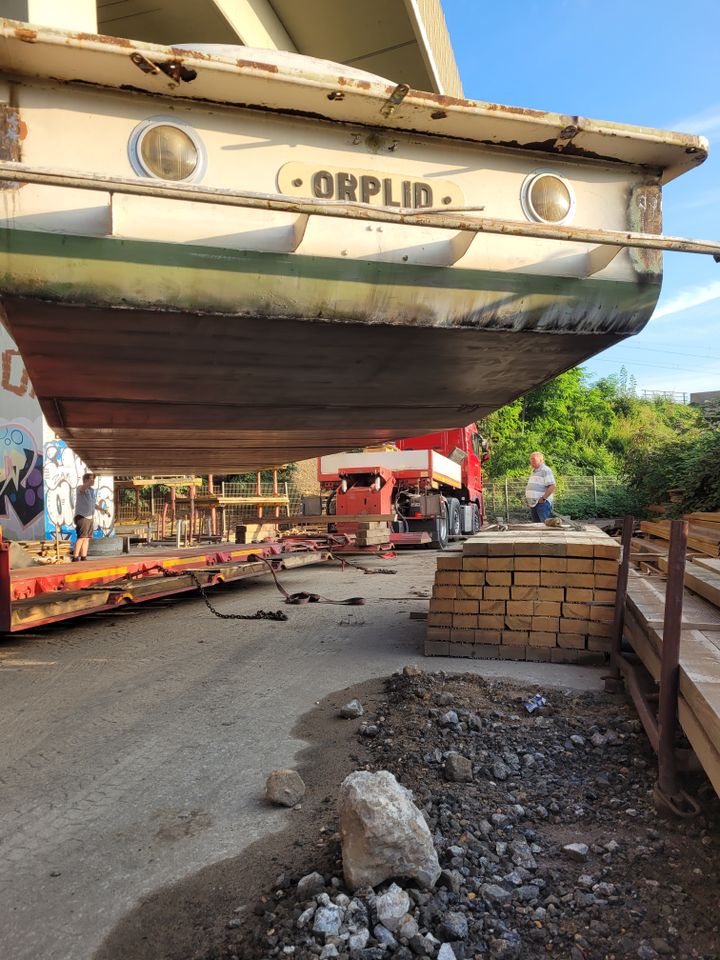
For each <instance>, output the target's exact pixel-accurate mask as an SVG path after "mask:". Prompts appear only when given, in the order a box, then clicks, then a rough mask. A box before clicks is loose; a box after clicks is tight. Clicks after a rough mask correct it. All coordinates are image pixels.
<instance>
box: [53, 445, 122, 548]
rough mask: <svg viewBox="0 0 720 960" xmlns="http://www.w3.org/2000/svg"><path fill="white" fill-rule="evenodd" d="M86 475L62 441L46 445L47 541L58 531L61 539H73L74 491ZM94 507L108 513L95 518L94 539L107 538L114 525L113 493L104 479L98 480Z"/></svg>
mask: <svg viewBox="0 0 720 960" xmlns="http://www.w3.org/2000/svg"><path fill="white" fill-rule="evenodd" d="M86 472H87V467H86V466H85V464H84V463H83V461H82V460H81V459H80V457H78V456H77V454H75V453H73V451H72V450H71V449H70V448H69V447H68V446H67V444H66V443H65V441H64V440H53V441H52V442H51V443H46V444H45V469H44V480H45V512H46V531H45V535H46V536H47V537H48V538H49V539H52V538H54V536H55V531H56V530H59V531H60V536H61V537H62V538H63V539H65V540H67V539H74V537H75V525H74V523H73V518H74V516H75V490H76V489H77V487H78V486H79V485H80V482H81V480H82V476H83V474H84V473H86ZM97 503H98V505H99V506H101V507H104V508H105V509H106V510H108V511H109V513H110V516H106V515H105V514H103V513H98V514H96V515H95V530H94V535H95V536H96V537H98V536H105V535H107V534H108V533H109V532H110V530H111V529H112V524H113V518H112V512H113V492H112V486H111V484H109V483H108V480H107V478H106V477H99V478H98V480H97Z"/></svg>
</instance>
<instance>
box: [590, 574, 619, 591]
mask: <svg viewBox="0 0 720 960" xmlns="http://www.w3.org/2000/svg"><path fill="white" fill-rule="evenodd" d="M616 587H617V576H615V577H610V576H603V575H598V574H596V575H595V589H596V590H615V589H616Z"/></svg>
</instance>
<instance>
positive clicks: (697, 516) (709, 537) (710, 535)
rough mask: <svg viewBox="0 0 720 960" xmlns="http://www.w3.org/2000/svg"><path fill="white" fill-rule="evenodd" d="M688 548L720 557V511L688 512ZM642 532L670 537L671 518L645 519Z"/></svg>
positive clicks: (660, 537) (685, 516)
mask: <svg viewBox="0 0 720 960" xmlns="http://www.w3.org/2000/svg"><path fill="white" fill-rule="evenodd" d="M683 519H684V520H687V522H688V548H689V549H690V550H695V551H697V552H698V553H705V554H707V555H708V556H709V557H720V513H686V514H685V515H684V517H683ZM640 530H641V532H642V533H646V534H647V535H648V536H650V537H653V538H654V539H656V540H669V539H670V521H669V520H643V522H642V523H641V524H640Z"/></svg>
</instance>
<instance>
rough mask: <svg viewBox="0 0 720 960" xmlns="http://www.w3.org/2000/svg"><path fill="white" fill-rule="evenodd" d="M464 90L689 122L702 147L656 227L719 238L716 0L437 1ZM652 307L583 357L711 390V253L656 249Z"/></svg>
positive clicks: (719, 383) (673, 125)
mask: <svg viewBox="0 0 720 960" xmlns="http://www.w3.org/2000/svg"><path fill="white" fill-rule="evenodd" d="M443 8H444V10H445V16H446V19H447V22H448V27H449V29H450V35H451V37H452V41H453V46H454V48H455V54H456V57H457V61H458V65H459V67H460V75H461V77H462V82H463V86H464V89H465V95H466V96H468V97H472V98H474V99H478V100H488V101H491V102H495V103H503V104H509V105H512V106H522V107H533V108H536V109H539V110H550V111H555V112H558V113H570V114H579V115H581V116H586V117H592V118H594V119H596V120H613V121H617V122H621V123H632V124H637V125H640V126H649V127H659V128H662V129H666V130H667V129H670V130H680V131H682V132H684V133H700V134H702V135H703V136H706V137H708V139H709V140H710V157H709V158H708V160H706V161H705V163H704V164H703V165H702V166H700V167H699V168H698V169H696V170H694V171H691V172H690V173H688V174H686V175H684V176H682V177H680V178H679V179H677V180H674V181H673V182H672V183H670V184H669V185H668V186H667V188H666V189H665V190H664V194H663V208H664V231H665V233H667V234H674V235H677V236H686V237H693V238H696V239H703V240H720V82H719V81H720V0H684V2H679V0H654V2H653V3H652V4H646V3H638V2H636V3H632V2H630V0H506V2H504V3H498V2H495V0H443ZM664 274H665V275H664V281H663V289H662V293H661V295H660V301H659V303H658V306H657V308H656V311H655V315H654V316H653V318H652V319H651V320H650V322H649V323H648V325H647V326H646V328H645V330H644V331H643V332H642V333H640V334H639V335H638V336H637V337H634V338H632V339H631V340H629V341H628V342H627V344H626V345H625V344H623V345H620V346H617V347H613V348H611V349H610V350H607V351H605V353H603V354H600V355H599V356H598V357H596V358H594V359H593V360H590V361H588V363H587V364H586V365H585V367H586V369H587V370H588V371H589V372H590V373H591V374H592V375H593V376H606V375H608V374H611V373H616V372H617V371H618V370H619V369H620V368H621V367H622V366H625V367H626V368H627V370H628V372H629V373H632V374H633V375H634V376H635V377H636V379H637V382H638V387H639V388H640V389H647V390H676V391H685V392H691V391H695V390H712V389H720V264H718V263H715V262H714V261H713V259H712V258H711V257H700V256H695V255H691V254H679V253H666V254H665V255H664Z"/></svg>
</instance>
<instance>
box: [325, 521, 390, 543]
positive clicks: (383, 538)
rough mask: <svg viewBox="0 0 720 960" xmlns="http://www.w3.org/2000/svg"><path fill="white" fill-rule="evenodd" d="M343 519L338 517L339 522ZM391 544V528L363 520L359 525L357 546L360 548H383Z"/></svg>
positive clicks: (356, 536) (381, 523) (356, 535)
mask: <svg viewBox="0 0 720 960" xmlns="http://www.w3.org/2000/svg"><path fill="white" fill-rule="evenodd" d="M341 520H342V517H338V522H340V521H341ZM389 542H390V527H389V526H388V525H387V523H384V522H381V521H376V520H363V521H360V522H359V523H358V525H357V532H356V534H355V545H356V546H358V547H381V546H385V545H386V544H388V543H389Z"/></svg>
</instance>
